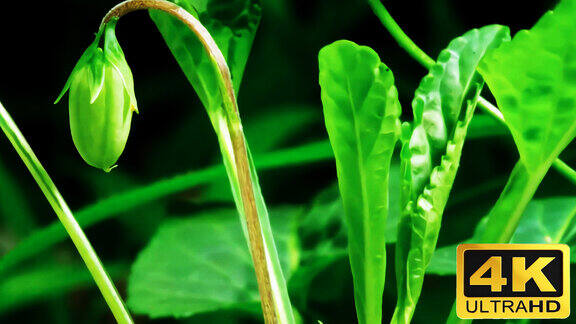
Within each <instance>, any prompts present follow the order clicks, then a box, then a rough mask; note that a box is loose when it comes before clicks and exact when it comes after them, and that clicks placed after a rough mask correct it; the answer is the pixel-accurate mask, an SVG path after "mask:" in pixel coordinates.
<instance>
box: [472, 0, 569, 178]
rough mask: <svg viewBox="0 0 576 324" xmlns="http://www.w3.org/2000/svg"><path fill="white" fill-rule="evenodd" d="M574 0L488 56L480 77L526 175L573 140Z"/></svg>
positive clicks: (546, 165)
mask: <svg viewBox="0 0 576 324" xmlns="http://www.w3.org/2000/svg"><path fill="white" fill-rule="evenodd" d="M574 17H576V1H575V0H563V1H561V2H560V4H559V5H558V6H557V7H556V9H555V10H554V11H552V12H548V13H547V14H545V15H544V16H543V17H542V18H541V19H540V20H539V21H538V23H536V25H535V26H534V27H533V28H532V29H530V30H523V31H520V32H518V33H517V34H516V35H515V36H514V39H513V40H512V41H511V42H509V43H507V44H504V45H503V46H501V47H500V48H498V49H496V50H494V51H492V52H491V53H489V54H488V55H486V57H485V58H484V60H483V61H482V64H481V65H480V72H481V73H482V76H483V77H484V79H485V80H486V83H487V84H488V86H489V87H490V90H491V91H492V93H493V94H494V96H495V97H496V101H497V102H498V106H499V107H500V110H501V111H502V113H503V114H504V118H505V120H506V123H507V124H508V127H509V128H510V130H511V132H512V136H513V137H514V140H515V142H516V145H517V146H518V150H519V152H520V159H521V161H522V162H523V163H524V164H525V166H526V167H527V169H528V170H529V171H530V172H535V171H536V170H537V169H540V168H545V169H546V170H547V168H548V167H549V166H550V165H551V163H552V162H553V161H554V159H556V157H557V156H558V154H559V153H560V152H561V151H562V150H563V149H564V148H565V147H566V145H568V143H570V142H571V141H572V139H573V138H574V136H576V37H574V35H576V19H574Z"/></svg>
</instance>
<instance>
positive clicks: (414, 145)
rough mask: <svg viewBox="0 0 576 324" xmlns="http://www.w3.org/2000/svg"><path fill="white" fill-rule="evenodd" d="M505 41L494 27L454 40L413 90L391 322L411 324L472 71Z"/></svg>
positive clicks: (475, 88) (473, 95)
mask: <svg viewBox="0 0 576 324" xmlns="http://www.w3.org/2000/svg"><path fill="white" fill-rule="evenodd" d="M508 38H509V32H508V29H507V28H505V27H502V26H497V25H494V26H487V27H483V28H481V29H474V30H471V31H469V32H467V33H466V34H464V35H463V36H462V37H459V38H456V39H455V40H453V41H452V42H451V43H450V44H449V45H448V48H447V49H446V50H444V51H442V52H441V53H440V56H439V57H438V61H437V63H436V64H435V65H434V66H432V68H431V69H430V73H429V74H428V75H427V76H426V77H425V78H424V79H423V80H422V82H421V83H420V86H419V87H418V89H417V90H416V94H415V98H414V101H413V102H412V107H413V112H414V123H413V126H410V125H408V124H405V125H404V126H403V147H402V166H403V171H402V176H403V181H404V183H403V196H404V198H403V205H404V210H403V213H402V218H401V220H400V223H399V226H398V240H397V244H396V277H397V281H398V302H397V305H396V310H395V312H394V316H393V318H392V322H393V323H409V322H410V320H411V318H412V315H413V313H414V310H415V307H416V303H417V302H418V298H419V296H420V291H421V289H422V284H423V282H424V274H425V271H426V267H427V266H428V263H429V262H430V258H431V257H432V254H433V252H434V249H435V246H436V241H437V239H438V233H439V231H440V223H441V219H442V213H443V211H444V207H445V205H446V201H447V200H448V196H449V194H450V189H451V188H452V184H453V182H454V178H455V177H456V171H457V170H458V165H459V161H460V154H461V151H462V146H463V144H464V139H465V137H466V132H467V128H468V125H469V123H470V120H471V118H472V115H473V113H474V110H475V108H476V100H477V98H478V95H479V94H480V91H481V89H482V86H483V82H482V79H481V77H480V76H479V74H478V73H476V67H477V65H478V63H479V62H480V59H481V58H482V56H483V55H484V53H485V52H486V51H487V50H488V49H491V48H494V47H496V46H498V45H499V44H500V43H501V42H502V41H504V40H506V39H508Z"/></svg>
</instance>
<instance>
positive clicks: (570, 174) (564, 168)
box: [552, 159, 576, 184]
mask: <svg viewBox="0 0 576 324" xmlns="http://www.w3.org/2000/svg"><path fill="white" fill-rule="evenodd" d="M552 166H553V167H554V169H556V171H558V172H559V173H560V174H562V175H563V176H564V177H565V178H567V179H568V180H570V181H572V183H573V184H576V171H574V169H572V168H571V167H570V166H568V164H566V162H564V161H562V160H560V159H556V160H554V162H553V163H552Z"/></svg>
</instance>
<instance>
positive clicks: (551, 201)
mask: <svg viewBox="0 0 576 324" xmlns="http://www.w3.org/2000/svg"><path fill="white" fill-rule="evenodd" d="M486 221H487V218H486V217H485V218H483V219H482V220H481V221H480V222H479V223H478V226H477V229H476V230H475V232H474V235H473V237H472V238H470V239H468V240H466V241H465V242H462V243H477V242H479V241H480V239H481V235H482V232H483V231H484V227H485V226H486ZM575 221H576V197H554V198H547V199H539V200H534V201H531V202H530V203H529V204H528V207H527V208H526V211H525V212H524V215H523V217H522V218H521V220H520V223H519V224H518V228H516V232H514V236H512V240H511V243H564V244H569V245H570V247H571V250H573V249H575V248H576V242H574V234H573V233H574V231H575V230H576V223H575ZM457 246H458V244H454V245H449V246H444V247H442V248H439V249H437V250H436V251H435V252H434V256H433V257H432V261H430V266H429V267H428V269H427V270H426V272H427V273H431V274H437V275H455V274H456V248H457ZM570 261H571V262H572V263H574V262H576V259H575V258H573V257H571V258H570Z"/></svg>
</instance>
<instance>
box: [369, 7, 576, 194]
mask: <svg viewBox="0 0 576 324" xmlns="http://www.w3.org/2000/svg"><path fill="white" fill-rule="evenodd" d="M368 3H369V4H370V7H371V8H372V11H373V12H374V14H375V15H376V16H377V17H378V18H379V19H380V22H382V25H384V27H386V29H387V30H388V32H389V33H390V34H391V35H392V37H394V39H395V40H396V41H397V42H398V44H399V45H400V47H402V48H404V49H405V50H406V52H408V54H409V55H410V56H412V57H413V58H414V59H415V60H416V61H417V62H418V63H420V64H421V65H422V66H424V67H425V68H426V69H430V67H432V65H433V64H434V60H433V59H432V58H431V57H430V56H429V55H428V54H426V52H424V51H423V50H422V49H421V48H420V47H418V45H416V43H414V41H413V40H412V39H411V38H410V37H408V35H406V33H405V32H404V31H403V30H402V28H400V26H399V25H398V23H396V21H395V20H394V18H392V16H391V15H390V13H389V12H388V10H387V9H386V7H385V6H384V5H383V4H382V2H381V1H380V0H368ZM478 104H479V105H480V108H482V109H484V111H486V112H487V113H488V114H490V115H491V116H492V117H494V118H496V119H497V120H498V121H500V122H502V123H503V124H504V125H506V122H505V120H504V115H503V114H502V112H501V111H500V110H499V109H498V107H496V106H495V105H494V104H492V103H490V101H488V100H486V99H484V98H482V97H478ZM552 166H553V167H554V168H555V169H556V170H557V171H558V172H560V174H562V175H563V176H564V177H566V178H568V180H570V181H571V182H572V183H574V184H576V171H575V170H574V169H572V168H570V167H569V166H568V165H567V164H566V163H564V162H563V161H562V160H560V159H559V158H557V159H556V160H555V161H554V163H553V164H552Z"/></svg>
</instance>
